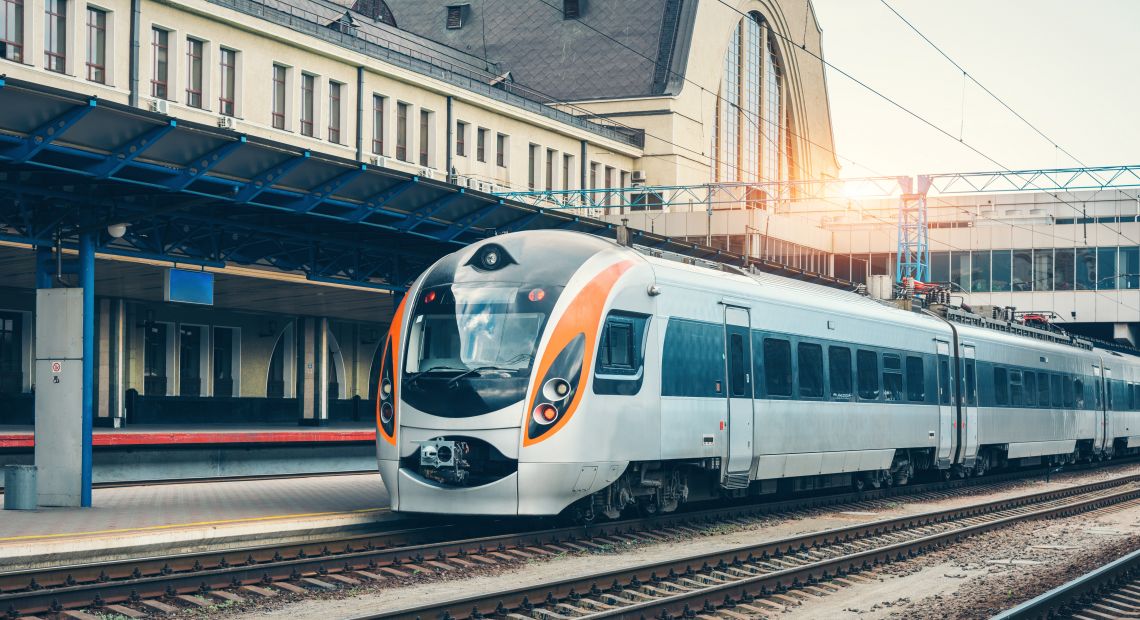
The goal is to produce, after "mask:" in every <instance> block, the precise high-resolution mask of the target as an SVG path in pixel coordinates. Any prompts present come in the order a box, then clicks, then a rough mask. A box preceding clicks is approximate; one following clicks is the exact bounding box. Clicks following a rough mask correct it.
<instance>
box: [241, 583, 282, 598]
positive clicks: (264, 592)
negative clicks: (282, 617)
mask: <svg viewBox="0 0 1140 620" xmlns="http://www.w3.org/2000/svg"><path fill="white" fill-rule="evenodd" d="M241 589H242V590H245V591H246V592H253V593H254V594H256V595H258V596H261V597H265V598H269V597H272V596H277V593H276V592H274V591H273V590H270V589H268V588H262V587H260V586H242V587H241Z"/></svg>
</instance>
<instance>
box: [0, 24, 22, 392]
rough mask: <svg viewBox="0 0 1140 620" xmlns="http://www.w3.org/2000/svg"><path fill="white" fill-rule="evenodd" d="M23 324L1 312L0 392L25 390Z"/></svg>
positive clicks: (18, 316)
mask: <svg viewBox="0 0 1140 620" xmlns="http://www.w3.org/2000/svg"><path fill="white" fill-rule="evenodd" d="M0 6H2V5H0ZM23 324H24V317H23V314H21V313H19V312H0V394H19V393H20V392H22V391H24V354H23V344H24V338H23V333H24V329H23Z"/></svg>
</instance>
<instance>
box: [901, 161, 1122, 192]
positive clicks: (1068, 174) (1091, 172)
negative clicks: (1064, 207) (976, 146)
mask: <svg viewBox="0 0 1140 620" xmlns="http://www.w3.org/2000/svg"><path fill="white" fill-rule="evenodd" d="M921 178H926V179H929V183H930V190H931V191H932V192H933V193H936V194H993V193H1001V192H1053V191H1061V192H1076V191H1089V190H1104V189H1124V188H1130V187H1140V166H1101V167H1097V168H1053V169H1049V168H1042V169H1038V170H1012V171H1006V172H958V173H947V174H927V175H922V177H920V179H921Z"/></svg>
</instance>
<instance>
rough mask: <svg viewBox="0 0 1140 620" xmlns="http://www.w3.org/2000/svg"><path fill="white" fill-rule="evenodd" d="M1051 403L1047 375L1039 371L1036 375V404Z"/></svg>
mask: <svg viewBox="0 0 1140 620" xmlns="http://www.w3.org/2000/svg"><path fill="white" fill-rule="evenodd" d="M1051 403H1052V398H1050V397H1049V375H1047V374H1045V373H1039V375H1038V377H1037V405H1038V406H1039V407H1049V406H1050V404H1051Z"/></svg>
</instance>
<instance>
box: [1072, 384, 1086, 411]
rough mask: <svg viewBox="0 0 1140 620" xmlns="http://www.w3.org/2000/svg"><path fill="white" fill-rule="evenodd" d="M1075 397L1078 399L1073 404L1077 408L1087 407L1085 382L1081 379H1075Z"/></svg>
mask: <svg viewBox="0 0 1140 620" xmlns="http://www.w3.org/2000/svg"><path fill="white" fill-rule="evenodd" d="M1073 398H1074V399H1075V401H1076V402H1074V404H1073V405H1074V406H1075V407H1076V408H1077V409H1084V408H1085V382H1084V381H1082V380H1081V379H1075V380H1074V381H1073Z"/></svg>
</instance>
